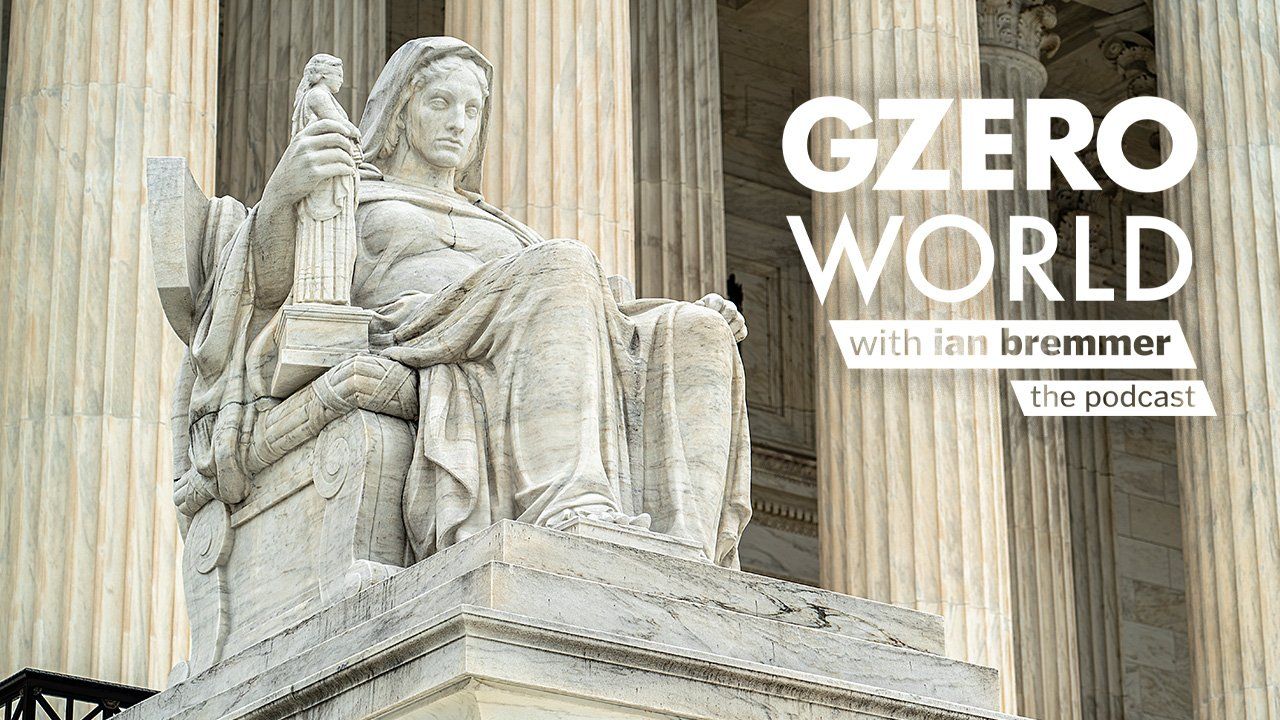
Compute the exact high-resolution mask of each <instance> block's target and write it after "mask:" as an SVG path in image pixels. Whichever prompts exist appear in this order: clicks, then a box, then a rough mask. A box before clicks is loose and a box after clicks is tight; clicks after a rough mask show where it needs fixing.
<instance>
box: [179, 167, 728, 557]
mask: <svg viewBox="0 0 1280 720" xmlns="http://www.w3.org/2000/svg"><path fill="white" fill-rule="evenodd" d="M469 200H470V202H469V203H465V202H461V201H458V200H456V199H454V200H448V199H446V198H444V197H442V196H435V195H434V194H432V193H430V192H424V191H422V190H420V189H416V188H407V187H405V186H402V185H397V184H395V183H391V182H385V181H381V180H376V179H369V180H367V181H365V182H362V184H361V189H360V208H359V210H358V213H357V224H358V226H360V227H361V229H362V230H363V228H364V222H363V218H366V217H368V215H369V211H370V210H372V209H374V208H375V207H376V205H377V204H378V203H408V204H410V205H412V206H413V207H415V208H417V209H420V210H423V211H425V212H427V213H430V214H432V215H433V216H436V217H438V218H440V219H443V220H445V221H446V222H447V221H449V220H452V219H455V218H457V217H459V215H458V214H459V213H461V214H464V215H466V216H467V217H469V218H470V220H472V221H481V220H483V221H488V222H492V223H496V227H497V228H498V229H500V230H501V232H502V233H505V234H506V235H507V236H508V237H509V238H511V239H512V242H513V244H512V251H511V252H509V253H504V254H502V255H501V256H499V257H496V258H494V259H488V260H487V261H486V262H484V263H483V264H481V265H479V267H478V268H477V269H475V270H474V271H471V272H469V274H466V275H465V276H462V277H458V278H457V281H456V282H453V283H451V284H450V285H448V286H446V287H444V288H443V289H441V290H439V291H438V292H436V293H433V294H430V295H428V294H425V293H416V292H402V293H400V294H399V295H397V296H396V297H395V298H394V299H391V300H389V301H387V302H385V303H383V304H380V305H378V306H377V307H371V308H370V309H372V310H374V311H375V319H374V322H373V325H372V327H371V341H372V343H373V351H374V352H377V353H379V354H381V355H383V356H385V357H388V358H391V359H394V360H396V361H398V362H400V363H403V364H405V365H407V366H409V367H411V368H416V369H417V370H418V373H419V416H418V435H417V442H416V447H415V451H414V460H413V463H412V466H411V468H410V471H409V476H408V478H407V479H406V485H405V494H404V519H405V523H406V529H407V531H408V535H409V537H410V538H411V546H412V547H411V553H410V554H411V556H412V557H413V558H414V559H421V558H423V557H425V556H427V555H429V554H431V553H432V552H435V551H438V550H440V549H443V548H445V547H448V546H449V545H452V544H453V543H456V542H458V541H460V540H463V539H465V538H466V537H468V536H470V535H473V534H475V533H477V532H479V531H481V530H483V529H484V528H485V527H488V526H489V525H490V524H492V523H493V522H495V521H497V520H501V519H504V518H514V519H519V520H523V521H527V522H531V523H538V524H547V523H549V522H554V521H556V520H558V519H562V518H564V517H565V516H566V511H571V510H573V509H577V508H583V507H601V506H607V507H609V508H611V509H613V510H616V511H618V512H620V513H622V514H624V515H628V516H638V515H640V514H641V513H647V514H649V515H650V516H651V517H652V529H653V530H656V531H659V532H666V533H670V534H672V535H676V536H678V537H684V538H686V539H689V540H693V541H695V542H697V543H698V544H699V545H701V546H702V547H703V548H704V551H705V552H706V553H707V555H708V557H709V558H711V559H712V560H714V561H715V562H717V563H719V564H721V565H725V566H730V567H736V566H737V563H738V558H737V546H738V540H739V538H740V536H741V533H742V529H743V527H744V526H745V525H746V523H747V520H748V518H749V516H750V512H751V511H750V504H749V500H748V498H749V490H750V465H749V439H748V433H747V416H746V406H745V393H744V388H743V372H742V365H741V361H740V359H739V357H738V353H737V351H736V348H735V347H734V346H733V340H732V336H731V333H730V331H729V329H728V326H727V323H725V322H724V321H723V319H721V318H720V317H719V316H718V315H717V314H715V313H714V312H712V311H711V310H708V309H707V308H703V307H699V306H695V305H691V304H689V303H683V302H675V301H670V300H638V301H631V302H623V303H618V302H616V301H615V299H614V297H613V295H612V293H611V292H610V291H609V287H608V283H607V280H606V278H605V276H604V274H603V272H602V271H601V268H600V265H599V263H598V261H597V260H596V258H595V256H594V255H593V254H592V253H591V252H590V250H588V249H587V248H586V247H585V246H583V245H581V244H580V243H577V242H573V241H564V240H556V241H543V240H542V239H541V238H539V237H538V236H537V235H536V234H535V233H533V232H532V231H531V230H529V229H528V228H526V227H524V226H522V225H520V224H519V223H517V222H515V221H514V220H511V219H510V218H509V217H507V216H506V215H504V214H503V213H501V211H499V210H497V209H496V208H493V207H492V206H490V205H488V204H487V203H485V202H484V201H483V200H482V199H481V198H479V196H474V197H470V198H469ZM254 221H255V219H254V213H253V212H249V213H247V214H246V212H245V210H244V208H243V206H241V205H239V203H237V202H235V201H234V200H230V199H225V198H224V199H218V200H215V201H214V204H213V206H212V208H211V212H210V217H209V222H208V225H207V228H206V237H205V243H204V245H205V247H204V249H203V250H204V253H205V255H204V263H205V267H206V268H207V274H208V280H207V281H206V282H205V288H204V292H203V293H202V294H201V296H200V298H199V313H200V314H199V316H198V319H199V326H198V328H199V329H198V331H197V333H196V337H195V339H194V341H193V342H192V345H191V348H190V350H189V352H188V357H187V358H186V365H185V367H184V374H183V383H182V385H183V389H181V390H180V391H179V399H178V407H177V408H176V411H177V412H178V413H180V414H185V415H186V416H187V418H188V419H189V426H190V435H189V438H188V439H189V441H190V453H189V463H184V464H181V466H180V467H179V470H180V471H185V475H184V480H185V481H186V482H185V483H183V484H184V485H185V488H186V489H185V490H184V491H183V492H182V493H180V497H179V502H180V505H183V507H184V511H186V512H187V513H188V514H190V513H191V512H194V508H195V507H198V506H199V505H200V504H201V503H203V502H206V501H208V500H209V499H210V498H214V499H217V500H221V501H223V502H228V503H232V504H234V503H236V502H240V501H242V500H243V499H244V498H245V497H246V496H247V494H248V493H249V492H251V488H252V481H251V480H250V478H249V477H248V476H247V474H246V473H245V472H244V471H243V467H244V466H245V456H244V455H243V453H246V452H250V451H251V450H249V448H248V446H249V443H248V442H246V440H247V439H248V438H249V437H250V435H251V433H252V430H253V426H254V422H255V420H256V418H257V416H258V415H259V414H260V413H261V412H263V411H265V409H267V408H269V407H270V406H272V405H274V404H275V403H277V402H278V400H276V399H273V398H271V397H269V392H268V390H267V389H268V387H269V385H270V377H271V372H272V370H273V368H274V362H275V352H276V349H275V345H274V342H275V341H274V329H275V326H276V324H277V322H278V317H279V315H278V312H279V308H269V307H268V308H264V307H259V306H258V305H257V303H256V302H255V291H254V272H253V253H252V252H250V243H251V241H252V240H251V239H252V235H253V233H252V227H253V223H254ZM364 240H365V238H362V243H363V242H364ZM392 245H394V243H393V244H392ZM403 251H405V252H407V250H403ZM398 252H402V249H398V248H396V247H393V246H387V247H385V248H383V249H382V250H381V252H380V255H379V256H378V257H376V258H366V259H365V260H366V261H365V262H364V263H363V264H359V263H358V265H357V271H356V278H355V281H356V288H355V290H353V296H355V297H357V298H359V297H360V294H361V291H360V289H361V286H362V285H363V286H364V290H365V292H364V295H366V296H368V295H370V293H369V292H368V291H369V289H370V285H369V284H370V283H374V284H376V283H377V282H378V277H377V276H378V273H379V272H384V273H385V272H386V271H387V268H389V267H394V265H393V264H394V263H395V262H396V261H397V260H398V259H400V260H403V258H399V257H398V256H397V253H398ZM375 289H376V288H375ZM373 294H375V295H376V293H373ZM188 398H189V402H184V401H186V399H188ZM184 404H185V405H186V407H184ZM691 408H692V409H696V412H695V411H693V410H691ZM682 409H683V411H684V415H686V417H681V414H682Z"/></svg>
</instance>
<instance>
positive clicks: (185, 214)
mask: <svg viewBox="0 0 1280 720" xmlns="http://www.w3.org/2000/svg"><path fill="white" fill-rule="evenodd" d="M306 72H307V76H306V78H304V80H303V82H302V84H301V85H300V86H299V90H298V103H297V112H296V113H295V118H294V119H295V127H294V128H293V129H294V131H295V132H294V134H293V137H292V140H291V142H290V143H289V145H288V147H287V149H286V150H285V152H284V154H283V156H282V157H281V159H280V162H279V164H278V165H277V167H276V169H275V171H274V172H273V174H272V175H271V178H270V180H269V181H268V182H267V184H266V186H265V188H264V192H263V196H262V200H261V202H260V203H259V204H258V205H257V206H256V207H253V208H246V207H244V206H243V205H242V204H241V203H239V202H238V201H236V200H234V199H232V198H215V199H208V198H205V197H204V196H203V194H202V193H200V192H199V188H198V187H195V185H194V181H191V180H190V179H189V176H187V175H186V174H185V164H184V163H183V161H182V160H181V159H179V158H153V159H152V160H151V161H150V165H149V167H148V175H149V180H148V182H149V201H148V202H149V205H150V207H151V226H152V242H153V246H154V255H155V257H156V276H157V282H158V285H159V287H160V292H161V297H162V299H163V300H164V307H165V310H166V315H167V316H168V317H169V319H170V322H171V324H172V325H173V327H174V329H175V330H177V331H178V333H179V335H180V336H181V337H182V338H183V340H184V341H185V342H186V343H187V345H188V351H187V353H186V356H185V358H184V364H183V368H182V373H181V375H180V382H179V387H178V390H177V396H176V398H175V407H174V417H175V423H174V424H175V426H180V428H179V429H178V430H177V431H176V432H175V464H176V467H175V476H176V477H177V482H176V489H175V501H176V503H177V505H178V507H179V510H180V512H181V514H182V517H183V518H184V523H186V524H187V527H186V530H185V532H186V545H185V549H184V553H185V555H184V584H185V585H186V591H187V596H188V607H189V610H190V614H191V617H192V648H193V649H192V662H191V669H192V670H193V671H199V670H200V669H202V668H204V667H208V666H209V665H210V664H212V663H213V662H216V661H217V660H218V659H219V658H220V657H222V656H223V655H224V653H225V652H230V651H234V650H236V649H239V648H243V647H247V646H248V645H250V644H252V643H254V642H257V641H259V640H261V639H262V638H263V637H266V636H268V635H269V634H270V633H271V632H273V631H278V630H279V629H282V628H283V627H287V626H288V624H289V623H292V622H296V621H298V620H300V618H302V617H305V616H307V614H308V613H313V612H316V611H318V610H319V609H323V607H325V606H327V605H328V604H331V603H332V602H334V601H336V600H337V599H340V598H342V597H345V596H348V595H350V594H351V593H353V592H357V591H359V590H360V589H362V588H364V587H368V586H369V585H371V584H372V583H375V582H378V581H380V580H383V579H386V578H388V577H390V576H392V575H394V574H396V573H398V572H399V571H400V570H402V569H403V568H405V567H408V566H409V565H412V564H413V563H416V562H418V561H421V560H423V559H425V558H427V557H428V556H431V555H433V554H435V553H437V552H439V551H441V550H444V549H446V548H449V547H450V546H453V545H455V544H457V543H459V542H461V541H463V540H465V539H466V538H468V537H472V536H475V535H477V534H478V533H481V532H482V531H484V530H486V529H487V528H489V527H490V526H492V525H493V524H494V523H495V522H499V521H502V520H516V521H520V522H525V523H529V524H532V525H537V526H543V527H549V528H573V527H577V528H578V530H576V531H574V532H579V533H582V532H585V531H583V530H582V528H583V527H594V528H596V530H594V531H592V532H597V533H598V532H604V533H606V534H608V533H614V537H622V536H623V535H626V536H627V537H631V538H641V539H643V537H645V536H647V537H651V538H658V539H659V540H660V542H659V545H658V546H663V547H677V546H679V547H680V548H682V550H680V552H687V553H692V554H693V555H694V556H696V557H698V558H701V559H702V561H704V562H708V563H714V564H718V565H721V566H725V567H730V568H736V567H737V565H738V541H739V539H740V538H741V536H742V531H743V528H744V526H745V525H746V523H747V521H748V518H749V517H750V514H751V510H750V502H749V489H750V467H749V462H750V460H749V458H750V447H749V438H748V431H747V414H746V407H745V393H744V387H743V370H742V363H741V360H740V358H739V355H738V351H737V345H736V343H737V342H738V341H740V340H741V339H742V338H743V337H744V336H745V335H746V328H745V326H744V323H743V319H742V316H741V314H739V313H738V311H737V309H736V308H735V307H734V306H733V304H732V303H730V302H728V301H726V300H724V299H723V298H721V297H719V296H718V295H714V294H713V295H708V296H707V297H705V298H703V299H702V300H700V301H699V302H697V303H687V302H677V301H672V300H662V299H639V300H637V299H634V298H631V297H629V293H628V291H627V288H628V286H627V285H626V283H625V282H624V281H620V279H618V278H607V277H606V276H605V274H604V273H603V272H602V270H601V266H600V263H599V261H598V260H597V258H596V256H595V255H594V254H593V253H592V252H591V250H590V249H588V248H587V246H585V245H583V244H582V243H580V242H578V241H575V240H547V239H544V238H543V237H541V236H540V235H539V234H538V233H537V232H536V231H535V230H534V229H532V228H529V227H526V226H525V225H523V224H521V223H520V222H518V221H516V220H514V219H513V218H511V217H510V216H508V215H507V214H506V213H504V212H503V211H502V210H500V209H498V208H496V207H494V206H492V205H490V204H489V203H487V202H485V200H484V198H483V197H482V196H481V195H480V176H481V171H482V167H483V156H484V148H485V141H486V134H487V132H488V127H487V120H488V117H489V102H490V88H491V87H492V75H493V69H492V67H491V66H490V64H489V62H488V61H487V60H486V59H485V58H484V57H483V56H482V55H481V54H480V53H479V52H477V51H476V50H475V49H474V48H472V47H471V46H469V45H467V44H466V43H464V42H461V41H459V40H456V39H453V38H443V37H442V38H423V39H418V40H413V41H410V42H408V43H407V44H405V45H404V46H403V47H402V48H400V50H398V51H397V52H396V53H395V54H394V55H393V56H392V57H391V59H390V60H389V61H388V62H387V65H386V67H385V69H384V70H383V72H382V74H381V76H380V77H379V79H378V81H377V83H376V84H375V85H374V87H373V89H372V92H371V94H370V96H369V100H368V104H367V106H366V108H365V111H364V115H363V119H362V122H361V125H360V127H359V128H358V129H357V128H356V127H355V126H354V125H352V124H351V123H350V122H349V121H347V120H346V119H345V118H344V115H343V113H342V109H341V107H340V106H338V104H337V103H336V101H334V99H333V91H335V90H336V89H337V88H338V87H339V85H340V83H341V65H340V62H339V61H338V60H337V59H336V58H331V57H328V56H323V55H320V56H316V58H314V59H313V60H312V61H311V63H309V64H308V66H307V71H306ZM184 177H185V178H186V179H185V180H184V179H183V178H184ZM347 208H352V209H353V215H350V216H348V218H352V217H353V218H354V223H353V225H352V227H353V228H354V232H353V234H352V236H353V242H354V246H355V247H354V258H353V265H352V269H351V271H350V276H349V277H346V275H345V274H342V273H341V271H340V266H341V263H340V262H334V263H331V264H329V265H328V267H329V273H330V276H332V279H341V280H344V281H348V280H349V283H350V290H349V293H348V294H349V298H348V297H346V296H345V295H344V292H345V291H344V288H343V287H340V286H341V285H342V284H341V283H337V284H334V283H330V284H326V285H324V286H323V288H322V290H323V291H322V292H321V293H319V294H317V295H307V296H306V300H307V301H308V302H307V303H299V302H298V301H299V300H300V299H301V292H302V290H301V288H302V284H303V283H302V282H301V279H302V278H304V277H305V273H301V272H300V271H299V266H300V264H302V263H307V262H312V261H314V260H315V254H314V253H313V252H312V251H311V250H306V251H304V250H303V245H304V244H306V243H312V242H315V243H317V247H320V248H321V250H323V251H325V252H329V251H333V252H334V255H335V256H337V255H340V254H341V252H342V251H337V250H334V246H333V243H334V242H338V238H340V236H341V234H342V228H341V225H342V223H344V222H349V221H350V220H349V219H348V220H343V219H342V218H343V217H344V215H343V214H344V213H347V212H348V210H347ZM335 219H337V220H338V223H337V224H338V227H336V228H334V227H329V226H327V225H326V223H332V222H333V221H334V220H335ZM324 243H329V245H327V246H326V245H323V244H324ZM308 253H312V254H308ZM335 269H336V271H335ZM338 274H342V277H341V278H338V277H336V276H337V275H338ZM344 302H349V303H350V307H342V306H341V305H342V303H344ZM326 303H329V304H328V305H326ZM316 308H320V309H321V310H324V309H325V308H328V310H329V311H334V312H337V311H341V312H347V313H349V315H348V316H338V315H333V314H328V315H326V314H324V312H321V311H317V310H316ZM344 323H345V324H344ZM285 368H291V369H288V370H286V369H285ZM304 371H305V372H304ZM602 528H603V529H602ZM610 528H613V529H610ZM566 531H569V530H566ZM623 541H624V542H628V541H626V540H625V539H624V540H623ZM636 542H639V540H637V541H636ZM663 543H666V544H665V545H663ZM673 543H674V544H673Z"/></svg>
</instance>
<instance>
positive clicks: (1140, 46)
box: [1101, 31, 1156, 98]
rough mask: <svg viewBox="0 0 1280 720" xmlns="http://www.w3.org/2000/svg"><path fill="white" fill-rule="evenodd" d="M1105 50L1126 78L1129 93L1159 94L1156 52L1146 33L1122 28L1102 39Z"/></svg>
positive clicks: (1140, 94)
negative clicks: (1144, 34)
mask: <svg viewBox="0 0 1280 720" xmlns="http://www.w3.org/2000/svg"><path fill="white" fill-rule="evenodd" d="M1101 45H1102V54H1103V56H1104V57H1106V58H1107V60H1108V61H1109V62H1110V63H1111V65H1112V67H1114V68H1115V69H1116V72H1118V73H1120V76H1121V77H1123V78H1124V81H1125V91H1126V93H1127V94H1128V96H1129V97H1131V98H1133V97H1141V96H1143V95H1155V94H1156V52H1155V47H1154V46H1153V45H1152V43H1151V41H1150V40H1148V39H1147V38H1146V37H1144V36H1143V35H1141V34H1139V33H1136V32H1130V31H1123V32H1118V33H1114V34H1112V35H1109V36H1107V37H1106V38H1104V39H1103V40H1102V43H1101Z"/></svg>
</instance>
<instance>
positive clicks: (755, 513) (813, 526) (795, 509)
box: [751, 488, 818, 537]
mask: <svg viewBox="0 0 1280 720" xmlns="http://www.w3.org/2000/svg"><path fill="white" fill-rule="evenodd" d="M751 522H753V523H760V524H761V525H763V526H765V527H769V528H773V529H775V530H781V531H783V532H789V533H794V534H796V535H804V536H806V537H817V536H818V508H817V504H816V503H814V502H813V501H812V500H810V499H808V498H802V497H797V496H795V495H790V494H788V493H781V492H778V491H776V490H772V489H769V488H754V489H752V491H751Z"/></svg>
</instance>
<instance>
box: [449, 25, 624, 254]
mask: <svg viewBox="0 0 1280 720" xmlns="http://www.w3.org/2000/svg"><path fill="white" fill-rule="evenodd" d="M629 14H630V13H629V10H628V3H626V2H622V0H614V1H612V2H601V3H595V2H553V1H550V0H529V1H528V2H526V1H525V0H448V2H447V3H446V4H445V34H447V35H452V36H454V37H458V38H461V39H463V40H465V41H467V42H469V43H471V44H472V45H474V46H475V47H476V49H478V50H479V51H480V52H482V53H484V55H485V56H486V57H488V58H489V59H490V60H491V61H493V64H494V67H495V70H494V76H495V77H494V88H493V94H492V95H491V96H490V99H489V101H490V103H492V110H491V115H490V118H489V122H490V130H489V147H488V150H487V151H486V154H485V161H484V163H485V164H484V187H483V190H484V194H485V199H486V200H488V201H489V202H491V203H493V204H494V205H497V206H498V207H500V208H502V209H503V210H506V211H507V212H509V213H511V215H512V216H513V217H515V218H517V219H518V220H521V221H522V222H524V223H526V224H528V225H529V226H530V227H532V228H533V229H534V230H537V231H538V232H539V233H542V234H543V235H545V236H546V237H569V238H576V239H578V240H581V241H582V242H583V243H585V244H586V245H588V246H590V247H591V248H592V249H593V250H595V251H596V254H597V255H599V257H600V262H601V264H602V265H603V266H604V269H605V272H607V273H609V274H619V275H625V276H627V277H629V278H632V279H633V280H634V277H635V274H634V271H635V252H634V247H633V244H634V242H635V241H634V238H635V234H634V233H635V215H634V209H633V208H634V192H635V189H634V181H635V180H634V177H633V174H632V167H633V159H632V150H631V143H632V137H631V133H632V125H631V29H630V19H629V17H628V16H629Z"/></svg>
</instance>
